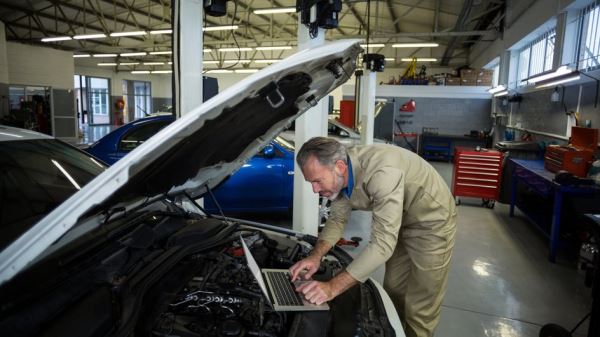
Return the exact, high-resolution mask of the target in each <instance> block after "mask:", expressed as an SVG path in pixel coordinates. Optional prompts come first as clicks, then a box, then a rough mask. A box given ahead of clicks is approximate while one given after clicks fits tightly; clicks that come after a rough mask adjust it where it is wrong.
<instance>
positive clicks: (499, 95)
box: [494, 90, 508, 97]
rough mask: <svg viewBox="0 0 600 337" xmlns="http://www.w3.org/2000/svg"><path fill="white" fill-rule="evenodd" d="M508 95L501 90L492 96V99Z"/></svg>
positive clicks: (506, 91)
mask: <svg viewBox="0 0 600 337" xmlns="http://www.w3.org/2000/svg"><path fill="white" fill-rule="evenodd" d="M506 95H508V90H502V91H500V92H497V93H495V94H494V97H502V96H506Z"/></svg>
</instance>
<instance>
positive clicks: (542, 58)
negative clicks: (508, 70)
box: [517, 28, 556, 86]
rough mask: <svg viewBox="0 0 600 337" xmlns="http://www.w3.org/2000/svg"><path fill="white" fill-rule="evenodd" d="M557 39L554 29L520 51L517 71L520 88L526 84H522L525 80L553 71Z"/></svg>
mask: <svg viewBox="0 0 600 337" xmlns="http://www.w3.org/2000/svg"><path fill="white" fill-rule="evenodd" d="M555 39H556V29H555V28H552V29H551V30H549V31H548V32H546V33H545V34H542V36H540V37H538V38H537V39H535V40H534V41H532V42H530V43H528V44H527V45H526V46H525V47H523V48H522V49H521V50H519V63H518V69H517V83H518V85H519V86H521V85H524V84H526V82H522V81H523V80H524V79H526V78H529V77H531V76H534V75H537V74H540V73H543V72H544V71H548V70H551V69H552V61H553V60H554V41H555Z"/></svg>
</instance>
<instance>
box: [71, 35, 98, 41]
mask: <svg viewBox="0 0 600 337" xmlns="http://www.w3.org/2000/svg"><path fill="white" fill-rule="evenodd" d="M105 37H106V34H84V35H75V36H73V38H74V39H75V40H85V39H102V38H105Z"/></svg>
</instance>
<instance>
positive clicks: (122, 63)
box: [119, 62, 140, 66]
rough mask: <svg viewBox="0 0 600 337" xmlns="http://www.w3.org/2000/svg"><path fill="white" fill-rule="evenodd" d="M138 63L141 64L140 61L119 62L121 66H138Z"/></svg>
mask: <svg viewBox="0 0 600 337" xmlns="http://www.w3.org/2000/svg"><path fill="white" fill-rule="evenodd" d="M138 64H140V63H139V62H121V63H119V65H120V66H137V65H138Z"/></svg>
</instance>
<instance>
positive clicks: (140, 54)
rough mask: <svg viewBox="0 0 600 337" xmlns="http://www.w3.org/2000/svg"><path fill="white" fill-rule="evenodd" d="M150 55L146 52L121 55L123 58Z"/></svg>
mask: <svg viewBox="0 0 600 337" xmlns="http://www.w3.org/2000/svg"><path fill="white" fill-rule="evenodd" d="M147 54H148V53H146V52H145V51H141V52H135V53H121V56H146V55H147Z"/></svg>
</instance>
